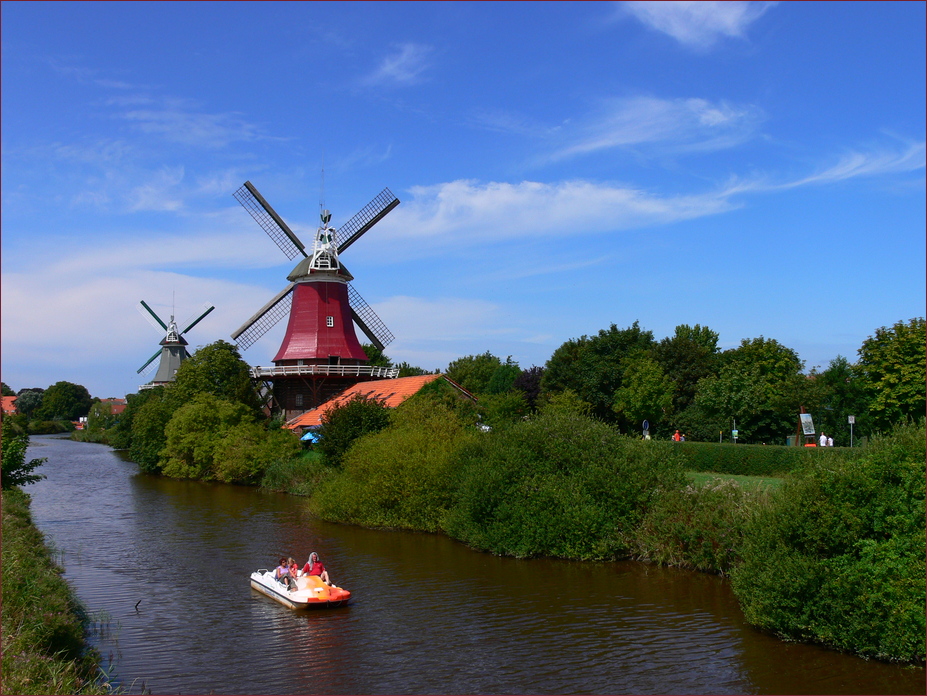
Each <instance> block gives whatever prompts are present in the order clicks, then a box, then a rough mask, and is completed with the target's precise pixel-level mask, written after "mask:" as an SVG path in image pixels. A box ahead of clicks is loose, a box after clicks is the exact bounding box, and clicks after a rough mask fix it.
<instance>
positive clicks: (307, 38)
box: [0, 2, 927, 397]
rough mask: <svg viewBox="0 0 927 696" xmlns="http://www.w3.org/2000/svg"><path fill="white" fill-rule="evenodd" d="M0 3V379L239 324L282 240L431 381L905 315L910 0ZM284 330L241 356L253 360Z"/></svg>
mask: <svg viewBox="0 0 927 696" xmlns="http://www.w3.org/2000/svg"><path fill="white" fill-rule="evenodd" d="M0 12H2V114H0V115H2V121H0V125H2V174H3V177H2V293H0V299H2V314H0V318H2V379H3V381H4V382H6V383H7V384H8V385H10V386H11V387H13V388H14V389H17V390H18V389H21V388H24V387H47V386H48V385H49V384H52V383H54V382H56V381H58V380H68V381H72V382H77V383H79V384H83V385H85V386H86V387H87V388H88V389H89V390H90V392H91V394H92V395H94V396H99V397H107V396H121V395H123V394H126V393H131V392H134V391H136V390H137V387H138V385H139V384H142V383H144V382H145V381H147V378H145V377H143V376H140V375H137V374H136V369H137V368H138V367H139V366H141V365H142V363H144V362H145V360H147V359H148V357H149V356H150V355H151V354H152V353H153V352H154V351H155V350H156V349H157V348H158V341H159V340H160V338H161V337H162V336H161V335H160V334H159V333H156V332H155V331H154V330H153V329H152V328H151V327H150V326H149V325H148V324H147V323H146V321H145V320H144V319H143V318H142V317H141V316H140V315H139V314H138V313H137V311H136V305H138V303H139V300H143V299H144V300H145V301H146V302H148V304H150V305H151V306H152V307H153V308H155V310H156V311H157V312H158V313H159V314H160V315H161V316H162V317H166V316H167V315H170V314H171V312H172V311H174V313H175V314H176V316H177V317H178V320H180V321H182V320H184V319H186V318H187V317H190V316H192V315H194V314H195V313H197V312H198V310H199V309H200V308H201V306H202V305H203V303H208V304H214V305H215V306H216V310H215V311H214V312H213V313H212V314H211V315H210V316H208V317H207V318H206V319H204V320H203V322H202V323H200V324H199V325H198V326H197V327H196V328H194V329H193V331H191V333H190V334H189V336H188V338H189V340H190V343H191V347H192V348H195V347H196V346H198V345H204V344H206V343H210V342H212V341H215V340H218V339H225V340H231V339H230V334H231V333H232V331H234V330H235V329H236V328H238V326H239V325H241V324H242V323H243V322H244V321H245V320H247V319H248V318H249V317H250V316H251V315H252V314H253V313H254V312H255V311H257V310H258V309H259V308H260V307H261V306H262V305H263V304H264V303H265V302H266V301H267V300H268V299H270V298H271V297H272V296H273V295H274V294H275V293H276V292H278V291H279V290H280V289H282V288H283V287H284V286H285V285H286V280H285V277H286V275H287V273H289V271H290V270H291V267H292V265H293V264H292V263H290V262H289V261H287V260H286V258H285V257H284V256H283V255H282V254H281V253H280V251H279V250H278V249H277V247H276V246H275V245H274V244H273V242H271V241H270V239H269V238H267V236H266V235H265V234H264V233H263V232H262V231H261V229H260V228H259V227H258V226H257V225H256V224H255V223H254V221H253V220H252V219H251V218H250V216H249V215H248V214H247V213H246V212H245V211H244V210H243V209H242V208H241V207H240V206H239V205H238V203H237V202H236V201H235V200H234V199H233V198H232V193H233V192H234V191H235V190H236V189H237V188H238V187H239V186H240V185H241V184H242V183H243V182H244V181H245V180H251V181H252V182H253V183H254V184H255V186H257V187H258V189H259V190H260V191H261V193H263V195H264V196H265V197H266V198H267V199H268V201H270V203H271V204H272V205H273V206H274V207H275V208H276V210H277V212H279V213H280V214H281V215H282V216H283V218H284V219H285V220H286V221H287V222H288V223H289V225H290V226H291V227H292V228H293V229H294V230H295V231H296V232H297V234H299V235H300V236H301V237H302V238H303V240H306V239H307V238H311V235H312V233H313V231H314V229H315V227H316V225H317V222H318V211H319V203H320V198H322V195H323V189H322V185H321V181H322V177H321V172H322V169H323V166H324V172H325V176H324V200H325V204H326V207H328V208H329V209H330V210H331V211H332V214H333V219H332V224H333V225H335V226H338V225H339V224H340V223H342V222H344V221H346V220H347V219H348V218H349V217H350V216H351V215H353V214H354V213H355V212H356V211H357V210H358V209H359V208H361V207H362V206H363V205H364V204H366V203H367V202H368V201H369V200H370V199H372V198H373V197H374V196H375V195H376V194H377V193H378V192H379V191H380V190H381V189H382V188H383V187H384V186H388V187H389V188H390V189H391V190H392V191H393V192H394V193H395V194H396V195H397V196H398V197H399V198H400V199H401V201H402V203H401V205H400V206H399V207H398V208H397V209H396V210H394V211H393V212H392V213H391V214H390V215H389V216H387V217H386V218H385V219H384V220H383V221H382V222H381V223H380V224H378V225H377V226H376V227H374V228H373V230H372V231H370V232H369V233H368V234H367V235H365V236H364V237H363V238H362V239H361V240H360V241H359V242H358V243H357V244H356V245H354V246H353V247H352V248H351V249H349V250H348V251H347V252H345V254H344V261H345V263H346V264H347V266H348V267H349V268H350V269H351V272H352V273H353V274H354V276H355V278H356V280H355V282H354V285H355V287H356V288H357V289H358V290H359V291H360V293H361V295H363V296H364V298H365V299H366V300H367V302H368V303H369V304H370V305H371V306H372V307H373V308H374V309H375V310H376V311H377V313H378V314H379V315H380V317H381V318H382V319H383V320H384V321H385V322H386V324H387V325H388V326H389V328H390V329H391V330H392V332H393V333H394V334H395V336H396V340H395V341H394V342H393V343H392V344H391V345H390V346H388V347H387V350H386V352H387V354H388V355H389V356H390V357H391V358H393V359H394V360H395V361H401V360H405V361H408V362H410V363H412V364H414V365H419V366H421V367H423V368H426V369H429V370H434V369H443V368H444V367H446V366H447V364H448V362H450V361H451V360H453V359H455V358H457V357H460V356H463V355H471V354H477V353H482V352H484V351H487V350H488V351H491V352H492V353H494V354H496V355H498V356H500V357H501V358H503V359H504V358H505V357H506V356H509V355H511V356H512V358H513V359H514V360H516V361H517V362H518V363H519V364H520V365H521V366H522V367H529V366H531V365H533V364H537V365H543V364H544V362H545V361H546V360H547V359H548V358H549V357H550V355H551V353H552V352H553V351H554V350H555V349H556V348H557V347H558V346H559V345H560V344H561V343H563V342H564V341H566V340H568V339H570V338H577V337H579V336H581V335H584V334H586V335H591V334H594V333H596V332H597V331H598V330H600V329H603V328H607V327H608V326H609V325H611V324H612V323H614V324H616V325H618V326H619V327H626V326H629V325H630V324H631V323H633V322H634V321H635V320H637V321H639V322H640V324H641V326H642V327H644V328H646V329H649V330H651V331H653V333H654V335H655V337H656V338H657V339H660V338H662V337H664V336H667V335H671V334H672V333H673V330H674V328H675V326H677V325H678V324H696V323H698V324H701V325H703V326H708V327H710V328H712V329H713V330H715V331H717V332H718V333H719V334H720V344H721V346H722V347H724V348H730V347H734V346H736V345H738V344H739V342H740V340H741V339H743V338H754V337H757V336H761V335H762V336H766V337H767V338H774V339H776V340H778V341H779V342H781V343H783V344H784V345H786V346H788V347H790V348H793V349H795V350H796V351H798V353H799V355H800V356H801V358H802V359H803V360H804V361H805V362H806V368H807V369H811V368H812V367H814V366H816V365H819V366H821V367H826V365H827V363H828V362H829V361H830V360H831V359H833V358H834V357H836V356H837V355H838V354H839V355H844V356H846V357H848V358H850V359H851V360H852V359H855V358H856V351H857V349H858V348H859V346H860V345H861V343H862V342H863V340H865V339H866V337H867V336H869V335H871V334H873V333H874V331H875V329H876V328H878V327H880V326H884V325H890V324H893V323H894V322H896V321H898V320H908V319H910V318H912V317H915V316H924V314H925V133H924V131H925V101H927V99H925V83H927V77H925V64H927V55H925V32H924V26H925V4H924V3H922V2H903V3H892V2H884V3H881V2H880V3H842V2H836V3H814V2H808V3H804V2H803V3H780V4H776V3H738V2H727V3H711V2H706V3H684V2H681V3H672V2H662V3H653V4H651V3H605V2H601V3H556V2H549V3H548V2H544V3H536V4H535V3H522V2H518V3H488V2H487V3H445V2H441V3H434V4H432V3H418V2H416V3H408V4H406V3H345V4H341V3H315V2H313V3H245V2H240V3H239V2H235V3H222V2H208V3H196V2H192V3H188V2H184V3H146V2H131V3H118V2H116V3H92V2H91V3H84V2H82V3H67V2H53V3H42V2H4V3H3V4H2V7H0ZM284 325H285V322H281V323H280V324H279V325H278V326H277V327H276V328H275V329H274V330H273V331H271V332H270V333H268V334H267V335H266V336H265V337H264V338H263V339H262V340H261V341H259V342H258V343H256V344H255V345H254V346H252V347H251V348H249V349H248V350H247V351H245V353H244V357H245V359H246V360H248V362H249V363H251V364H252V365H268V364H270V359H271V358H272V357H273V355H274V353H275V351H276V349H277V348H278V346H279V343H280V340H281V338H282V335H283V329H284Z"/></svg>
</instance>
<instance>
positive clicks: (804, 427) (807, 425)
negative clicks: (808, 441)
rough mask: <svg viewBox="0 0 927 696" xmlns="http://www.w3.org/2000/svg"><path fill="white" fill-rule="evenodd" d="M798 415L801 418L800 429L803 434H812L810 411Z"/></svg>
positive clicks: (812, 425)
mask: <svg viewBox="0 0 927 696" xmlns="http://www.w3.org/2000/svg"><path fill="white" fill-rule="evenodd" d="M798 417H799V418H800V419H801V431H802V433H804V434H805V435H814V423H812V422H811V414H810V413H799V414H798Z"/></svg>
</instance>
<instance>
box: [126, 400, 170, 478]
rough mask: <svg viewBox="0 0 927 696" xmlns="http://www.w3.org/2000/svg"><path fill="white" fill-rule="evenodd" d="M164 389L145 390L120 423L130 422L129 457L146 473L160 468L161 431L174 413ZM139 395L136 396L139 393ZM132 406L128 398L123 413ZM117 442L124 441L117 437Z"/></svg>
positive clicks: (165, 438) (151, 472)
mask: <svg viewBox="0 0 927 696" xmlns="http://www.w3.org/2000/svg"><path fill="white" fill-rule="evenodd" d="M166 391H167V388H165V387H156V388H154V389H146V390H145V391H144V392H142V394H144V397H143V398H142V399H140V400H139V401H138V403H139V404H140V405H139V406H137V410H133V413H132V414H130V415H131V418H130V419H128V418H123V421H120V423H123V422H129V423H131V437H128V438H126V440H128V449H129V458H130V459H131V460H132V461H133V462H135V463H136V464H138V468H139V469H140V470H141V471H143V472H145V473H147V474H156V473H158V472H159V471H160V470H161V450H162V449H164V445H165V443H166V442H167V437H166V436H165V434H164V430H165V428H166V427H167V424H168V423H169V422H170V420H171V416H173V415H174V410H175V409H174V406H173V404H172V403H171V402H170V401H169V400H168V397H167V394H166ZM142 394H140V395H139V396H142ZM132 408H133V402H132V400H131V399H130V400H129V407H128V408H126V411H125V412H124V413H123V416H125V415H126V413H128V412H129V410H130V409H132ZM120 444H125V443H124V441H123V440H120Z"/></svg>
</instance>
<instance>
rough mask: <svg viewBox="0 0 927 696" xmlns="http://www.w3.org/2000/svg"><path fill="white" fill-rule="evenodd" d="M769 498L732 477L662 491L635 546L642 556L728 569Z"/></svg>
mask: <svg viewBox="0 0 927 696" xmlns="http://www.w3.org/2000/svg"><path fill="white" fill-rule="evenodd" d="M768 496H769V494H768V493H767V491H765V490H753V491H748V490H746V489H744V488H743V487H742V486H740V485H739V484H738V483H736V482H735V481H733V480H730V479H728V480H723V479H719V480H714V481H709V482H707V483H706V484H704V485H702V486H693V485H689V486H686V487H685V488H681V489H670V490H665V491H661V492H660V494H659V495H658V496H657V497H656V499H655V500H654V503H653V505H652V506H651V508H650V509H649V510H648V511H647V514H646V515H645V516H644V519H643V521H642V522H641V525H640V527H638V529H637V530H636V531H635V532H634V534H633V537H632V540H631V543H630V545H631V547H632V549H633V551H634V554H635V556H636V557H637V558H638V559H640V560H645V561H653V562H656V563H662V564H665V565H673V566H681V567H684V568H694V569H695V570H701V571H706V572H711V573H722V574H724V573H728V572H730V570H731V569H732V568H733V567H734V565H735V563H737V562H738V561H739V559H740V554H741V547H742V544H743V538H744V530H745V527H746V524H747V521H748V520H749V519H750V517H751V516H752V515H754V514H756V511H757V510H758V508H760V507H761V506H763V505H764V504H768Z"/></svg>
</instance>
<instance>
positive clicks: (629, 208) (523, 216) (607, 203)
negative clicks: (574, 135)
mask: <svg viewBox="0 0 927 696" xmlns="http://www.w3.org/2000/svg"><path fill="white" fill-rule="evenodd" d="M410 192H411V194H412V199H411V200H408V201H403V204H402V205H401V206H400V207H399V208H397V209H396V210H395V211H394V212H393V213H391V214H390V215H389V216H388V217H387V218H385V219H384V221H383V222H382V223H380V224H381V225H382V226H383V228H384V231H385V232H387V234H384V235H380V236H379V237H378V238H379V239H381V240H384V242H383V243H385V244H387V243H388V244H391V243H392V241H393V240H395V239H401V238H410V239H415V240H416V241H417V242H420V243H422V244H437V245H442V244H444V245H474V244H477V243H493V242H499V241H504V240H510V239H518V238H539V237H555V236H559V237H561V238H562V239H563V240H564V242H565V244H567V245H569V240H570V239H571V238H575V237H576V236H578V235H588V234H599V233H603V232H614V231H618V230H626V229H632V228H641V227H647V226H651V225H656V224H665V223H670V222H674V221H676V220H685V219H690V218H696V217H701V216H704V215H713V214H717V213H720V212H723V211H725V210H728V209H730V208H731V207H732V205H731V204H730V203H729V202H728V201H727V200H726V198H725V196H724V195H721V194H718V193H707V194H696V195H688V196H658V195H654V194H651V193H647V192H645V191H642V190H639V189H634V188H629V187H621V186H612V185H607V184H599V183H593V182H587V181H565V182H558V183H541V182H534V181H522V182H519V183H515V184H509V183H504V182H489V183H479V182H476V181H469V180H459V181H451V182H448V183H444V184H438V185H435V186H419V187H414V188H412V189H411V191H410Z"/></svg>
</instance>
